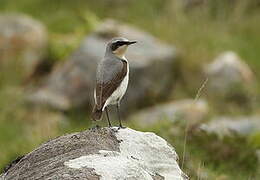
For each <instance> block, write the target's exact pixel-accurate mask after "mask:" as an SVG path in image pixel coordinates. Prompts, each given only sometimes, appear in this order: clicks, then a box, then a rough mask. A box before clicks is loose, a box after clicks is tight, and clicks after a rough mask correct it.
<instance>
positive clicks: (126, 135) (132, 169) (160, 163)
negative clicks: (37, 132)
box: [0, 128, 188, 180]
mask: <svg viewBox="0 0 260 180" xmlns="http://www.w3.org/2000/svg"><path fill="white" fill-rule="evenodd" d="M177 159H178V157H177V154H176V152H175V151H174V148H173V147H171V146H170V145H169V144H168V143H167V142H166V141H165V140H164V139H162V138H160V137H158V136H156V135H155V134H154V133H147V132H146V133H143V132H138V131H135V130H132V129H128V128H127V129H120V130H119V131H117V132H115V131H114V130H111V129H109V128H102V129H95V130H89V131H84V132H81V133H74V134H70V135H66V136H61V137H58V138H56V139H54V140H51V141H49V142H46V143H45V144H43V145H41V146H40V147H39V148H37V149H35V150H34V151H32V152H31V153H29V154H27V155H25V156H24V157H22V158H21V159H20V160H17V162H14V163H16V164H13V165H12V166H11V167H10V169H9V170H7V171H6V172H5V173H4V174H2V175H1V176H2V178H4V179H6V180H9V179H17V178H19V179H136V180H139V179H140V180H153V179H165V180H171V179H188V177H187V176H186V175H185V174H184V173H183V172H182V171H181V169H180V168H179V166H178V163H177V162H176V161H177ZM1 176H0V177H1Z"/></svg>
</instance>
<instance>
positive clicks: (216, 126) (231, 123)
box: [200, 116, 260, 138]
mask: <svg viewBox="0 0 260 180" xmlns="http://www.w3.org/2000/svg"><path fill="white" fill-rule="evenodd" d="M200 129H201V130H203V131H204V132H206V133H208V134H216V135H217V136H218V137H220V138H222V137H224V136H229V137H230V136H231V137H232V136H234V135H235V136H237V135H238V136H248V135H250V134H251V133H254V132H260V117H259V116H249V117H246V116H243V117H218V118H214V119H212V120H211V121H210V122H209V123H206V124H202V125H201V126H200Z"/></svg>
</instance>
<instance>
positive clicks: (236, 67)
mask: <svg viewBox="0 0 260 180" xmlns="http://www.w3.org/2000/svg"><path fill="white" fill-rule="evenodd" d="M204 71H205V74H206V76H207V77H208V78H209V81H208V84H207V87H208V90H209V91H208V93H209V94H210V95H212V96H213V95H214V96H223V97H228V96H234V95H235V94H240V95H245V96H246V94H248V92H250V91H249V90H250V88H252V87H253V85H254V83H253V82H254V74H253V72H252V70H251V69H250V67H249V66H248V65H247V64H246V63H245V62H244V61H242V60H241V58H240V57H239V56H238V55H237V54H236V53H234V52H232V51H228V52H224V53H222V54H220V55H219V56H218V57H217V58H216V59H215V60H214V61H213V62H212V63H211V64H209V65H207V66H205V68H204Z"/></svg>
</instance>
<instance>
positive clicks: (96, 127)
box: [89, 125, 101, 131]
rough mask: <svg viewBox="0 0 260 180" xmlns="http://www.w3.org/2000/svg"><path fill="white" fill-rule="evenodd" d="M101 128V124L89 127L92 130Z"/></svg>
mask: <svg viewBox="0 0 260 180" xmlns="http://www.w3.org/2000/svg"><path fill="white" fill-rule="evenodd" d="M100 128H101V126H99V125H95V126H93V127H91V128H89V130H91V131H95V130H98V129H100Z"/></svg>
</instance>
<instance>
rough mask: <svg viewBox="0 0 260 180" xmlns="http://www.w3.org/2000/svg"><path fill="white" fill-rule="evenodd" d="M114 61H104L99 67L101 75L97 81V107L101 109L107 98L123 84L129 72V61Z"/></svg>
mask: <svg viewBox="0 0 260 180" xmlns="http://www.w3.org/2000/svg"><path fill="white" fill-rule="evenodd" d="M113 61H114V62H111V61H110V62H109V61H107V62H104V63H106V64H101V66H100V67H99V69H98V72H99V77H97V82H96V108H97V109H98V110H101V109H102V108H103V106H104V104H105V102H106V100H107V99H108V98H109V97H110V96H111V94H112V93H113V92H114V91H115V90H116V89H117V87H118V86H119V85H120V84H121V82H122V81H123V79H124V77H125V76H126V74H127V62H126V61H124V60H121V59H116V60H115V59H114V60H113Z"/></svg>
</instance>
